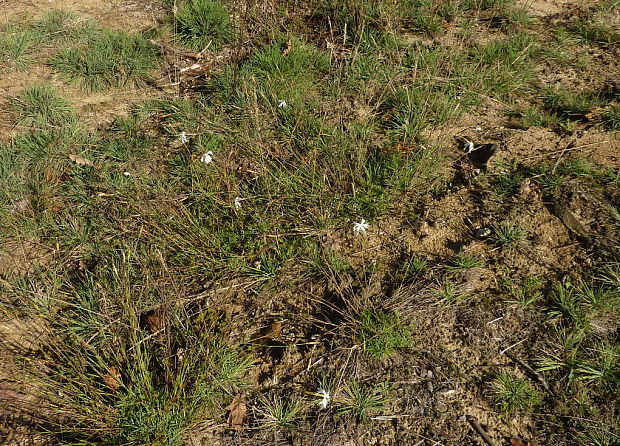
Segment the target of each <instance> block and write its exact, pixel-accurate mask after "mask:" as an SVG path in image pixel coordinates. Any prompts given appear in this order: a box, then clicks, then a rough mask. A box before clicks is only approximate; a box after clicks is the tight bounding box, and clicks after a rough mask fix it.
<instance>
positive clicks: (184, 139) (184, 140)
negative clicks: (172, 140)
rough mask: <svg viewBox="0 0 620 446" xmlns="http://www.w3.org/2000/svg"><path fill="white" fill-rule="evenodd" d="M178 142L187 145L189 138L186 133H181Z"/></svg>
mask: <svg viewBox="0 0 620 446" xmlns="http://www.w3.org/2000/svg"><path fill="white" fill-rule="evenodd" d="M179 141H181V143H183V144H187V143H188V142H189V138H188V137H187V133H185V132H181V134H180V135H179Z"/></svg>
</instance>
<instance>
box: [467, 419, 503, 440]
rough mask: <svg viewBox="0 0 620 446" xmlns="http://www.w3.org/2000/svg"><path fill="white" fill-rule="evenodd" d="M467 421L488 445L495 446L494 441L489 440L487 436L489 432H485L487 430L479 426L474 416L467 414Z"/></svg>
mask: <svg viewBox="0 0 620 446" xmlns="http://www.w3.org/2000/svg"><path fill="white" fill-rule="evenodd" d="M467 421H469V424H471V427H473V428H474V430H475V431H476V432H478V435H480V437H481V438H482V439H483V440H484V442H485V443H486V444H488V445H489V446H497V445H496V444H495V442H494V441H493V440H491V437H489V434H487V432H486V431H485V430H484V429H483V428H482V426H480V423H478V420H477V419H476V417H474V416H471V415H467Z"/></svg>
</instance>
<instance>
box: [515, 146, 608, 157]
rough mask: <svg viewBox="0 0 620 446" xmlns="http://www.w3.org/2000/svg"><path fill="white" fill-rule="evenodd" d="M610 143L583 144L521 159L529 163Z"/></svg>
mask: <svg viewBox="0 0 620 446" xmlns="http://www.w3.org/2000/svg"><path fill="white" fill-rule="evenodd" d="M608 142H609V141H601V142H592V143H590V144H583V145H581V146H575V147H571V148H566V147H565V148H563V149H560V150H555V151H553V152H547V153H541V154H538V155H532V156H527V157H525V158H521V161H527V160H532V159H536V158H544V157H546V156H551V155H557V154H558V153H562V154H564V152H568V151H569V150H571V151H572V150H578V149H584V148H586V147H590V146H596V145H599V144H605V143H608Z"/></svg>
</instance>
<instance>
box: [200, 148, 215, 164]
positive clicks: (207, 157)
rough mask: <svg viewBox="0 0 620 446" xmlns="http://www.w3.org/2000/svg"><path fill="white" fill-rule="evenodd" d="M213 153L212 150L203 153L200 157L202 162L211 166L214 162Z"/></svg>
mask: <svg viewBox="0 0 620 446" xmlns="http://www.w3.org/2000/svg"><path fill="white" fill-rule="evenodd" d="M212 155H213V152H211V151H210V150H209V151H208V152H207V153H203V154H202V156H201V157H200V162H201V163H205V164H211V163H212V162H213V157H212Z"/></svg>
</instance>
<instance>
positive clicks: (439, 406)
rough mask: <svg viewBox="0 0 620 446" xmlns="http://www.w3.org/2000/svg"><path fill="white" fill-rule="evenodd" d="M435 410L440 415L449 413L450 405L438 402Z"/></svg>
mask: <svg viewBox="0 0 620 446" xmlns="http://www.w3.org/2000/svg"><path fill="white" fill-rule="evenodd" d="M435 410H436V411H437V412H439V413H445V412H447V411H448V405H447V404H446V403H443V402H441V401H437V402H436V403H435Z"/></svg>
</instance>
